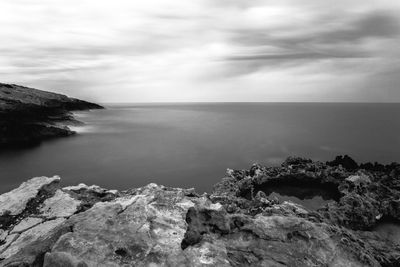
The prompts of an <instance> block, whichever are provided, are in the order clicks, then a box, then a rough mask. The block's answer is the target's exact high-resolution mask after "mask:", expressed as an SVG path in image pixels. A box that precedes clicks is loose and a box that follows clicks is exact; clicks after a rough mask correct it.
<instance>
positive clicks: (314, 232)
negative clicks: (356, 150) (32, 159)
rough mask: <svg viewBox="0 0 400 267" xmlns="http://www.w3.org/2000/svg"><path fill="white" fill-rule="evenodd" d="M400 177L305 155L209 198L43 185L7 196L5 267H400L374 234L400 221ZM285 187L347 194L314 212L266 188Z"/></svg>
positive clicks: (0, 253) (0, 233) (258, 169)
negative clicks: (379, 227)
mask: <svg viewBox="0 0 400 267" xmlns="http://www.w3.org/2000/svg"><path fill="white" fill-rule="evenodd" d="M399 180H400V179H399V172H398V168H394V169H392V170H391V171H390V173H378V172H368V171H365V170H360V169H356V170H353V171H348V170H345V169H344V168H343V167H342V166H328V165H326V164H324V163H320V162H312V161H309V160H303V159H299V158H290V159H288V160H287V161H285V162H284V163H283V164H282V166H281V167H264V166H260V165H254V166H253V167H252V168H251V169H250V170H243V171H233V170H228V175H227V177H225V178H224V179H223V180H222V181H221V182H220V183H218V184H217V185H216V186H215V189H214V191H213V192H212V193H211V194H206V193H205V194H203V195H199V194H197V193H196V192H195V190H194V189H181V188H169V187H164V186H160V185H156V184H149V185H147V186H144V187H142V188H137V189H130V190H126V191H116V190H107V189H104V188H100V187H98V186H86V185H84V184H80V185H78V186H70V187H64V188H62V187H60V185H59V178H58V177H53V178H45V177H39V178H33V179H31V180H29V181H28V182H25V183H23V184H22V185H21V186H20V187H19V188H18V189H15V190H14V191H12V192H10V193H6V194H3V195H1V196H0V200H1V201H0V211H1V213H0V222H1V225H0V229H1V230H0V258H1V260H0V266H398V263H399V262H400V247H399V244H398V243H397V244H396V243H394V242H391V241H390V240H386V239H383V238H382V237H381V236H379V235H378V234H376V233H374V232H373V231H369V230H370V229H372V228H373V227H374V225H376V224H377V223H379V221H380V220H383V219H384V218H385V217H388V216H391V217H393V218H398V219H399V217H398V215H399V206H398V205H396V203H397V202H398V201H399V197H400V195H399V194H398V190H399V189H400V187H398V182H399ZM277 181H281V182H283V183H298V182H299V181H303V185H305V186H307V185H311V184H312V185H316V184H320V185H322V186H324V187H326V188H328V189H331V190H333V191H335V192H337V193H338V194H339V197H338V199H337V201H336V202H332V203H329V204H328V205H326V206H323V207H321V208H320V209H318V210H309V209H307V208H306V207H303V206H301V205H299V204H298V203H293V202H281V201H280V200H279V199H271V198H269V197H268V196H267V195H266V194H265V193H264V192H263V191H261V190H260V191H257V188H263V187H262V186H263V185H267V186H268V184H269V183H275V182H277ZM12 202H14V203H12ZM360 203H361V204H362V205H361V204H360Z"/></svg>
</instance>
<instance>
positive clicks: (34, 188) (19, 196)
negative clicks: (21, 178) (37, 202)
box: [0, 176, 60, 216]
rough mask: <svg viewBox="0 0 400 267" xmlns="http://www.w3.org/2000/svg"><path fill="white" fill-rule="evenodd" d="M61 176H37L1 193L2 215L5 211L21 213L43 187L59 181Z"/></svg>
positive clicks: (0, 211)
mask: <svg viewBox="0 0 400 267" xmlns="http://www.w3.org/2000/svg"><path fill="white" fill-rule="evenodd" d="M59 181H60V177H58V176H54V177H51V178H48V177H44V176H43V177H36V178H32V179H30V180H28V181H26V182H24V183H22V184H21V185H20V186H19V187H18V188H17V189H14V190H12V191H10V192H8V193H5V194H2V195H0V216H1V215H4V214H5V213H7V214H9V215H17V214H19V213H21V212H22V211H23V210H24V209H25V208H26V205H27V204H28V202H29V201H30V200H32V199H34V198H35V197H36V196H37V195H38V193H39V191H40V190H41V189H44V188H45V187H46V186H49V185H51V184H52V183H55V182H59Z"/></svg>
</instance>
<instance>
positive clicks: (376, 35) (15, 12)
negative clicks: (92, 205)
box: [0, 0, 400, 103]
mask: <svg viewBox="0 0 400 267" xmlns="http://www.w3.org/2000/svg"><path fill="white" fill-rule="evenodd" d="M0 25H1V27H0V38H1V40H2V41H1V42H0V82H6V83H14V84H21V85H25V86H30V87H34V88H38V89H43V90H49V91H54V92H59V93H63V94H67V95H70V96H74V97H78V98H84V99H88V100H92V101H97V102H102V103H104V102H106V103H110V102H124V103H126V102H210V101H211V102H231V101H232V102H236V101H238V102H248V101H249V102H253V101H256V102H260V101H261V102H264V101H265V102H292V101H296V102H400V49H399V48H400V1H397V0H324V1H321V0H279V1H276V0H274V1H272V0H190V1H184V0H146V1H132V0H115V1H109V0H108V1H105V0H68V1H67V0H40V1H39V0H2V1H1V2H0Z"/></svg>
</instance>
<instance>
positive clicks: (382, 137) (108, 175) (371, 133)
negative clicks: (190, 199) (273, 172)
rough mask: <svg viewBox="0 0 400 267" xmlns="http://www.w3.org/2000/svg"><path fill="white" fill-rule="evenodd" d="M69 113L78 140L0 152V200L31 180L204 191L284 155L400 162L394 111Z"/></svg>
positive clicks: (206, 107) (230, 106)
mask: <svg viewBox="0 0 400 267" xmlns="http://www.w3.org/2000/svg"><path fill="white" fill-rule="evenodd" d="M106 108H107V109H105V110H93V111H84V112H77V113H75V115H76V118H77V119H78V120H80V121H83V122H84V123H85V125H83V126H79V127H76V126H74V129H75V130H76V131H77V132H78V134H77V135H75V136H72V137H68V138H59V139H54V140H51V141H46V142H44V143H42V144H41V145H39V146H37V147H33V148H26V149H18V150H3V151H0V179H1V185H2V186H1V188H0V193H3V192H6V191H8V190H10V189H12V188H15V187H17V186H18V185H19V184H20V183H21V182H23V181H25V180H27V179H29V178H31V177H35V176H52V175H60V176H61V177H62V183H63V184H64V185H73V184H78V183H86V184H88V185H92V184H96V185H99V186H102V187H106V188H109V189H128V188H133V187H139V186H143V185H146V184H148V183H158V184H163V185H165V186H171V187H186V188H190V187H194V188H196V191H197V192H199V193H202V192H205V191H207V192H210V191H211V190H212V186H213V185H214V184H215V183H217V182H218V181H220V179H221V178H222V177H224V175H225V171H226V169H227V168H232V169H245V168H249V167H250V166H251V164H252V163H261V164H266V165H278V164H280V163H281V162H282V161H283V160H284V159H285V158H286V157H288V156H290V155H297V156H303V157H307V158H311V159H313V160H321V161H326V160H331V159H333V158H334V157H335V156H336V155H339V154H348V155H350V156H351V157H353V158H354V159H355V160H356V161H358V162H367V161H378V162H380V163H390V162H393V161H400V116H399V115H400V104H354V103H341V104H337V103H194V104H124V105H122V104H119V105H107V106H106Z"/></svg>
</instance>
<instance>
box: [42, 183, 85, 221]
mask: <svg viewBox="0 0 400 267" xmlns="http://www.w3.org/2000/svg"><path fill="white" fill-rule="evenodd" d="M80 204H81V201H79V200H76V199H74V198H72V197H71V196H70V195H69V194H67V193H65V192H63V191H61V190H60V189H58V190H57V191H56V193H55V194H54V196H53V197H51V198H48V199H46V200H45V201H44V202H43V205H42V206H41V208H40V212H41V214H42V216H44V217H48V218H52V217H69V216H71V215H72V214H74V213H75V212H76V211H77V209H78V207H79V205H80Z"/></svg>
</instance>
